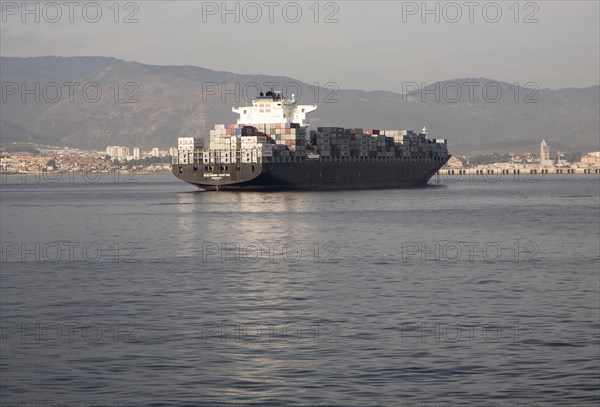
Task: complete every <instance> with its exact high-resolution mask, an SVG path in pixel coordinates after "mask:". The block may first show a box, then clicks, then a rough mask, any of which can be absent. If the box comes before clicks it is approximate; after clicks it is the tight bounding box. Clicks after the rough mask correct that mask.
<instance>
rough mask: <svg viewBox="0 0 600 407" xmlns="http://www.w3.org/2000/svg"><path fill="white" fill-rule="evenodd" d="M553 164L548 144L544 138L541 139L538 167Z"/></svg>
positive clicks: (551, 165)
mask: <svg viewBox="0 0 600 407" xmlns="http://www.w3.org/2000/svg"><path fill="white" fill-rule="evenodd" d="M553 166H554V161H552V159H551V158H550V146H549V145H548V143H546V140H542V142H541V143H540V167H542V168H548V167H553Z"/></svg>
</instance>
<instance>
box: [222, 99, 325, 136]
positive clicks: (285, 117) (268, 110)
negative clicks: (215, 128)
mask: <svg viewBox="0 0 600 407" xmlns="http://www.w3.org/2000/svg"><path fill="white" fill-rule="evenodd" d="M231 110H232V111H233V112H235V113H237V114H239V115H240V118H239V119H238V121H237V124H238V125H239V124H242V125H249V126H252V125H257V124H264V123H281V124H284V123H298V124H299V125H300V126H301V127H305V126H308V125H309V123H308V122H305V120H306V114H307V113H310V112H313V111H315V110H317V105H298V104H296V99H295V98H294V95H293V94H292V97H291V98H289V99H284V98H283V97H282V95H281V92H274V91H269V92H267V93H266V94H263V93H262V92H261V93H260V94H259V96H258V97H257V98H256V99H254V100H253V101H252V105H251V106H240V107H233V108H232V109H231Z"/></svg>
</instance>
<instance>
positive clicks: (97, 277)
mask: <svg viewBox="0 0 600 407" xmlns="http://www.w3.org/2000/svg"><path fill="white" fill-rule="evenodd" d="M136 180H137V182H136ZM434 181H435V180H434ZM432 183H433V184H435V182H432ZM0 188H1V189H0V192H1V198H0V201H1V241H2V262H1V264H0V265H1V272H0V303H1V304H0V305H1V310H0V318H1V335H2V336H1V342H0V345H1V355H0V356H1V358H0V381H1V390H0V397H1V402H2V405H3V406H4V405H7V406H8V405H11V406H12V405H19V406H29V405H51V404H53V405H109V406H117V405H118V406H133V405H135V406H146V405H156V406H158V405H189V406H192V405H199V406H241V405H253V406H300V405H310V406H315V405H317V406H327V405H334V406H446V405H452V406H454V405H461V406H463V405H466V406H490V405H491V406H516V405H519V406H534V405H536V406H537V405H539V406H541V405H564V406H579V405H581V406H597V405H598V403H599V402H600V393H599V385H600V376H599V375H600V323H599V315H600V311H599V307H600V295H599V292H600V288H599V284H600V277H599V274H600V271H599V268H600V265H599V264H600V262H599V254H600V253H599V252H600V209H599V208H600V198H599V196H600V178H599V177H598V176H595V175H564V176H541V175H537V176H535V177H533V178H531V177H529V178H528V177H526V176H524V175H523V176H521V177H520V179H514V178H513V176H503V177H500V178H499V179H487V180H486V179H484V178H482V177H480V176H478V177H476V178H473V177H467V176H462V178H459V179H456V177H455V178H454V179H450V178H443V177H441V178H440V180H439V184H438V185H432V186H430V187H427V188H422V189H410V190H387V191H371V192H365V191H353V192H318V193H304V192H303V193H296V192H288V193H227V192H218V193H212V192H211V193H203V192H197V191H196V190H195V188H194V187H193V186H189V185H187V184H185V183H183V182H181V181H179V180H177V179H175V178H174V177H172V176H170V175H164V176H141V175H139V176H135V177H130V178H125V179H123V177H122V176H121V177H119V179H116V180H115V178H114V177H113V176H112V175H106V176H105V177H104V178H102V179H100V180H98V181H96V182H90V181H86V180H84V179H82V178H79V179H75V180H74V181H73V180H70V179H62V180H60V181H59V182H50V181H49V180H44V181H42V182H37V180H36V179H34V178H33V177H32V176H31V177H28V178H27V179H22V178H21V177H14V176H11V177H5V178H3V179H2V184H1V187H0Z"/></svg>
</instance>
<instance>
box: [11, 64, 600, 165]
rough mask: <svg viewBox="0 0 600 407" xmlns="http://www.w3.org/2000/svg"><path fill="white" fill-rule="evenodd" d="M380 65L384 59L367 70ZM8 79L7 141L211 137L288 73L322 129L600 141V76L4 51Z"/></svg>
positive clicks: (484, 145) (508, 146) (510, 145)
mask: <svg viewBox="0 0 600 407" xmlns="http://www.w3.org/2000/svg"><path fill="white" fill-rule="evenodd" d="M376 72H377V67H376V66H374V67H373V69H372V71H371V72H366V73H365V74H368V75H375V74H376ZM0 77H1V81H2V104H1V115H0V140H1V141H2V142H3V143H6V142H14V141H17V142H36V143H43V144H50V145H60V146H70V147H78V148H94V149H104V148H105V147H106V146H107V145H126V146H130V147H133V146H141V147H142V148H143V149H150V148H151V147H154V146H157V147H161V148H167V147H171V146H175V145H176V144H177V138H178V137H181V136H202V135H205V134H208V131H209V130H210V129H211V128H213V126H214V125H215V124H218V123H225V124H228V123H235V121H236V119H237V115H236V114H234V113H233V112H232V111H231V106H232V105H243V104H245V103H246V100H245V99H246V98H248V99H251V98H253V97H255V96H256V95H257V92H258V87H257V86H254V85H253V84H258V85H259V86H260V90H262V91H267V90H269V87H270V85H269V84H272V83H278V84H279V88H280V89H281V88H282V87H285V88H284V89H285V93H286V94H287V96H290V94H291V93H295V96H296V98H297V99H298V100H299V102H301V103H304V104H312V103H317V104H318V105H319V108H318V110H317V111H315V112H313V113H311V115H310V116H309V120H310V122H311V127H312V128H313V129H314V128H316V127H317V126H340V127H346V128H349V127H359V128H364V129H398V128H401V129H417V130H419V129H421V128H422V127H423V126H426V127H427V128H428V130H429V134H430V137H432V138H446V139H448V145H449V150H450V152H451V153H453V154H460V155H462V154H467V155H472V154H479V153H485V152H508V151H515V152H519V151H534V152H536V151H537V150H538V149H539V142H540V141H541V140H542V139H546V141H547V142H548V143H549V144H550V145H551V147H552V148H553V149H560V150H561V151H583V152H586V151H598V150H600V146H599V144H600V139H599V135H600V86H592V87H589V88H583V89H576V88H565V89H558V90H551V89H548V88H543V89H538V88H537V85H535V84H521V85H520V86H516V85H515V84H509V83H504V82H500V81H495V80H493V79H487V78H458V79H452V80H448V81H442V82H438V83H434V84H430V85H428V86H425V87H424V88H423V89H418V86H416V85H417V84H405V86H404V88H405V89H406V90H410V92H405V93H406V94H405V95H403V94H401V93H396V92H390V91H363V90H356V89H338V88H337V85H336V84H335V83H329V84H320V86H315V85H311V84H309V83H305V82H302V81H299V80H296V79H293V78H288V77H285V76H269V75H248V74H236V73H231V72H220V71H214V70H210V69H206V68H201V67H195V66H156V65H145V64H141V63H138V62H130V61H129V62H128V61H122V60H119V59H116V58H107V57H54V56H47V57H31V58H17V57H0ZM401 80H402V78H398V80H397V81H395V83H397V82H398V83H401ZM236 84H237V85H236ZM236 86H237V90H236ZM277 87H278V86H275V90H279V89H277ZM98 90H100V92H101V93H98ZM228 91H229V92H228ZM36 98H37V99H38V100H36Z"/></svg>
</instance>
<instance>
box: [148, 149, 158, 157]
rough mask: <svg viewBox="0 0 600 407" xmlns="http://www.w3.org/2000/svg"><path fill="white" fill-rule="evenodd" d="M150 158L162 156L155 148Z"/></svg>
mask: <svg viewBox="0 0 600 407" xmlns="http://www.w3.org/2000/svg"><path fill="white" fill-rule="evenodd" d="M150 156H151V157H159V156H160V151H159V150H158V147H154V148H153V149H152V151H150Z"/></svg>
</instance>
